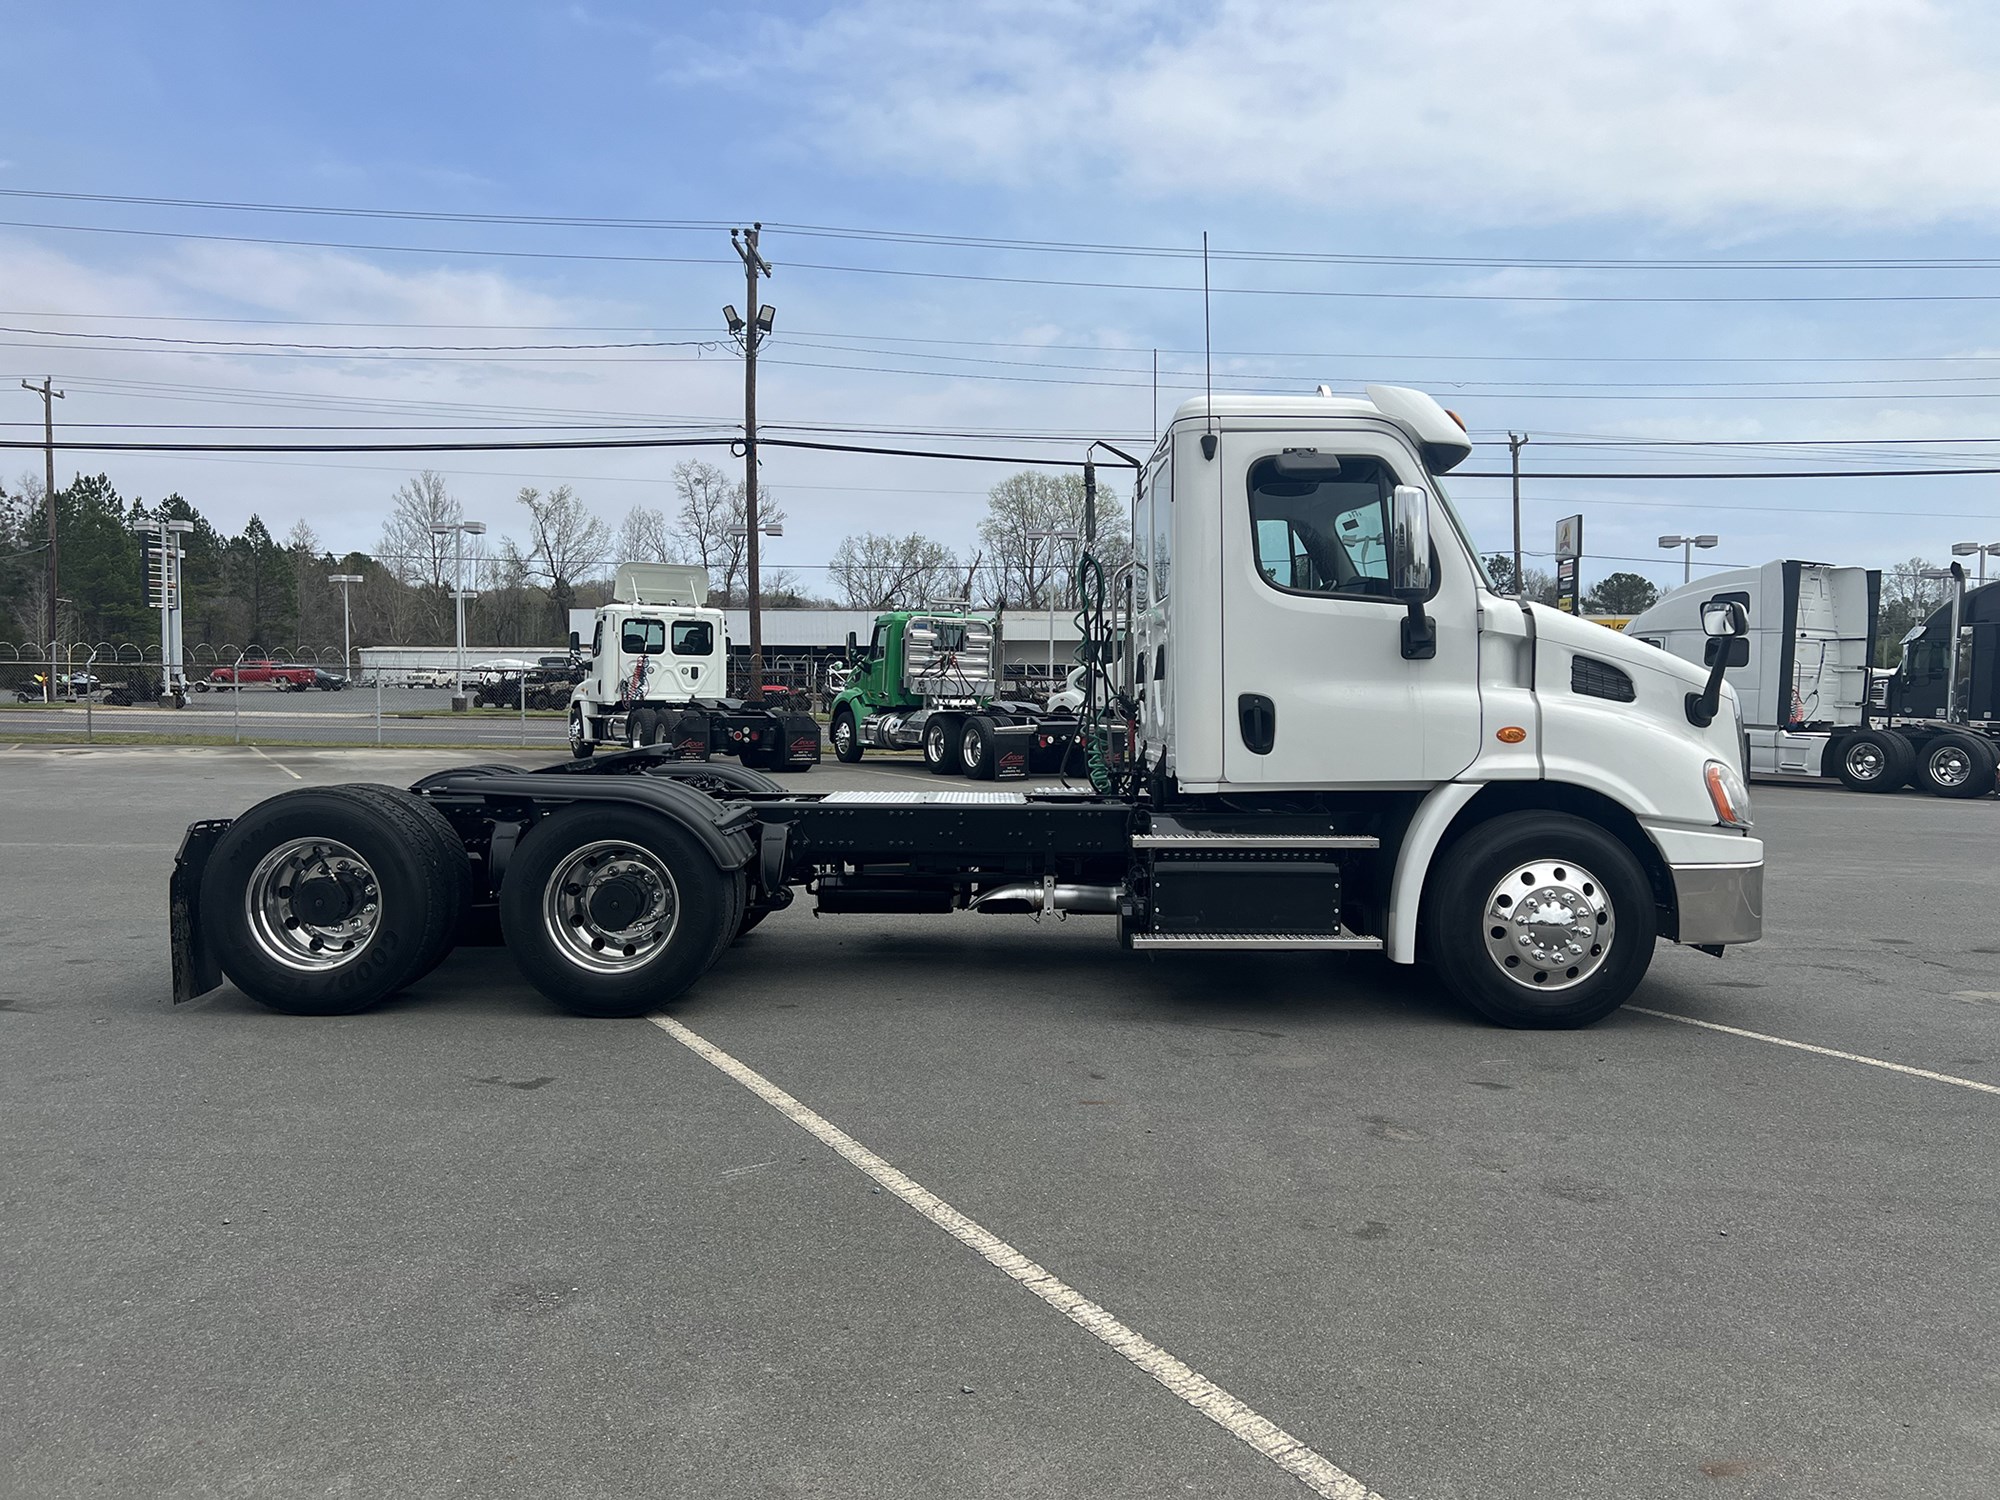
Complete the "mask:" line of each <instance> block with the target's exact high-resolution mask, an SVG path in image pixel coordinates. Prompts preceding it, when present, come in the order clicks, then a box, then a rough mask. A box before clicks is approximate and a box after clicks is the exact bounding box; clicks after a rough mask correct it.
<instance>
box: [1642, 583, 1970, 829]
mask: <svg viewBox="0 0 2000 1500" xmlns="http://www.w3.org/2000/svg"><path fill="white" fill-rule="evenodd" d="M1963 573H1964V570H1963V569H1962V568H1961V569H1958V570H1957V572H1956V574H1955V575H1954V576H1955V583H1954V596H1953V598H1952V599H1951V600H1949V601H1948V602H1947V603H1946V604H1945V605H1944V606H1943V607H1942V608H1940V609H1939V610H1937V611H1936V612H1935V613H1934V614H1933V615H1932V616H1931V618H1930V619H1928V620H1927V621H1925V622H1924V623H1923V624H1921V625H1918V626H1916V627H1915V628H1913V629H1912V630H1911V631H1910V632H1909V634H1908V635H1907V636H1905V637H1904V639H1903V642H1902V655H1901V660H1900V661H1899V662H1898V663H1897V665H1896V666H1895V668H1894V669H1893V670H1890V671H1887V672H1878V671H1876V670H1875V669H1874V668H1873V666H1872V665H1871V664H1872V663H1873V661H1874V658H1875V635H1876V624H1875V622H1876V618H1877V607H1878V605H1879V603H1880V601H1881V594H1882V575H1881V573H1880V572H1879V571H1876V570H1874V569H1871V568H1855V567H1839V566H1835V565H1834V564H1831V563H1818V562H1806V561H1804V560H1802V559H1798V558H1780V559H1778V560H1777V561H1774V562H1768V563H1765V564H1763V565H1762V566H1761V567H1756V568H1735V569H1731V570H1729V571H1726V572H1721V573H1714V574H1711V575H1710V576H1709V577H1707V578H1704V579H1702V580H1700V581H1699V582H1696V583H1690V584H1685V585H1683V586H1682V587H1680V588H1678V589H1675V590H1674V591H1673V592H1672V593H1670V594H1667V595H1666V596H1665V597H1663V598H1661V599H1660V600H1659V601H1658V602H1657V603H1655V604H1654V605H1653V606H1652V608H1650V609H1648V610H1646V611H1645V612H1644V613H1642V614H1640V615H1637V616H1635V617H1634V618H1633V619H1632V620H1631V622H1630V623H1628V624H1627V625H1626V627H1625V633H1626V634H1627V635H1628V636H1631V637H1632V638H1633V639H1634V640H1637V641H1640V642H1643V643H1645V644H1648V645H1653V646H1658V647H1659V648H1661V649H1662V650H1664V651H1668V652H1671V653H1672V654H1673V655H1675V656H1678V657H1681V658H1683V659H1684V660H1687V661H1691V662H1706V661H1708V660H1712V659H1713V657H1714V654H1715V653H1716V652H1718V651H1727V652H1728V653H1729V656H1730V662H1729V665H1730V668H1731V674H1732V675H1731V681H1732V683H1733V684H1734V685H1735V687H1736V690H1737V692H1738V693H1739V694H1740V695H1741V699H1742V702H1743V704H1744V719H1745V724H1744V733H1745V736H1746V739H1747V744H1748V755H1749V765H1750V772H1751V774H1752V775H1755V776H1767V777H1774V778H1786V779H1807V780H1812V779H1818V778H1822V777H1825V778H1833V779H1838V780H1839V781H1840V782H1841V784H1842V785H1844V786H1846V787H1847V788H1848V789H1849V790H1850V791H1857V792H1889V791H1895V790H1896V789H1898V788H1899V787H1902V786H1905V785H1908V786H1914V787H1917V788H1919V789H1920V790H1923V791H1927V792H1930V793H1931V794H1932V795H1934V796H1938V797H1984V796H1988V795H1990V794H1991V793H1992V792H1993V791H1994V789H1995V776H1996V766H2000V755H1996V748H2000V711H1997V710H2000V692H1996V691H1995V684H1996V682H2000V675H1996V667H2000V660H1996V658H2000V628H1996V627H1995V626H1993V625H1991V624H1988V623H1986V618H1987V616H1988V615H1989V614H1993V615H1995V616H1996V618H2000V587H1995V586H1988V588H1985V589H1975V590H1973V591H1972V592H1971V593H1969V594H1962V593H1959V592H1957V590H1958V589H1960V588H1962V586H1963V584H1964V577H1963ZM1719 603H1735V604H1739V605H1741V606H1742V608H1743V610H1744V612H1745V614H1746V616H1747V617H1748V620H1749V631H1748V633H1747V634H1746V635H1745V636H1744V637H1743V638H1742V639H1740V640H1730V641H1723V642H1717V641H1713V640H1710V639H1708V638H1706V637H1704V636H1703V634H1702V631H1701V618H1702V612H1703V611H1704V610H1705V609H1710V608H1713V607H1714V606H1715V605H1717V604H1719Z"/></svg>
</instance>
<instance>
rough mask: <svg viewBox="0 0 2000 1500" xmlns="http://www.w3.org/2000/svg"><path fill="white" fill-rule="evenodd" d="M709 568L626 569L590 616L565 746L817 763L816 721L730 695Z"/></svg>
mask: <svg viewBox="0 0 2000 1500" xmlns="http://www.w3.org/2000/svg"><path fill="white" fill-rule="evenodd" d="M707 601H708V571H707V569H705V568H699V567H693V566H685V565H682V564H678V563H623V564H621V565H620V566H619V568H618V572H617V575H616V578H615V580H614V582H613V584H612V590H611V603H609V604H607V605H605V606H604V607H603V608H602V609H600V610H598V611H597V612H596V618H595V621H594V623H593V626H592V632H591V638H590V642H589V644H588V646H587V647H586V646H585V644H584V643H583V642H582V641H581V640H578V639H576V638H575V637H572V638H571V643H570V644H571V648H572V650H575V651H579V652H583V651H587V653H588V658H589V661H588V666H587V668H586V670H585V672H584V675H583V680H582V681H581V682H579V683H578V684H577V685H576V688H575V690H574V691H573V692H572V694H571V695H570V704H569V748H570V754H571V755H573V756H574V757H575V758H576V759H578V760H584V759H587V758H588V757H589V756H590V755H591V754H593V753H594V752H595V751H596V750H597V748H598V747H599V746H600V745H606V744H610V745H621V746H623V747H624V748H626V749H631V750H637V749H641V748H644V747H646V746H649V745H666V746H668V747H669V748H670V749H671V750H672V751H673V753H674V755H675V756H676V757H677V758H679V759H681V760H691V761H703V760H707V759H708V758H709V757H710V756H711V755H717V754H720V755H733V756H736V757H737V758H738V759H740V760H741V761H742V762H743V764H744V765H746V766H759V767H762V768H763V769H765V770H770V771H792V770H806V769H808V768H810V767H811V766H813V765H814V764H816V763H817V762H818V760H819V758H820V732H819V723H818V721H817V720H815V719H814V718H813V716H812V715H811V714H798V713H785V712H780V711H777V710H774V709H768V708H764V707H762V706H760V705H758V704H755V703H745V702H741V701H738V700H737V699H734V698H731V697H729V696H728V686H729V637H728V634H727V631H726V629H725V627H724V617H723V613H722V611H721V610H719V609H710V608H708V607H707Z"/></svg>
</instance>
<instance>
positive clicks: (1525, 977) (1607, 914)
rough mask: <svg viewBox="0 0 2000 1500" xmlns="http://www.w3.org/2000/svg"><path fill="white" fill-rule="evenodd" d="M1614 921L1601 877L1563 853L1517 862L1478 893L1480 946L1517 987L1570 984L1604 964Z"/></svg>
mask: <svg viewBox="0 0 2000 1500" xmlns="http://www.w3.org/2000/svg"><path fill="white" fill-rule="evenodd" d="M1616 930H1617V922H1616V920H1615V916H1614V914H1613V912H1612V909H1611V901H1610V898H1609V897H1608V896H1607V895H1606V893H1605V890H1604V882H1603V881H1601V880H1599V879H1598V878H1597V877H1596V876H1595V875H1593V874H1592V873H1591V872H1590V871H1588V870H1586V869H1584V868H1583V866H1581V865H1579V864H1576V863H1574V862H1572V861H1570V860H1563V859H1538V860H1533V861H1531V862H1529V863H1527V864H1523V865H1517V866H1515V867H1514V868H1513V869H1512V870H1509V871H1508V872H1507V874H1506V875H1505V876H1503V877H1502V878H1501V879H1500V881H1499V883H1498V884H1496V885H1495V886H1494V887H1493V890H1492V893H1491V894H1490V895H1488V896H1487V898H1486V910H1485V926H1484V930H1483V937H1484V940H1485V943H1486V953H1487V956H1488V957H1489V958H1491V959H1492V960H1493V965H1494V967H1495V968H1497V969H1498V970H1499V971H1500V972H1501V973H1502V974H1505V975H1506V976H1507V978H1508V979H1509V980H1510V981H1512V982H1513V983H1515V984H1518V985H1519V986H1520V987H1521V988H1522V989H1525V990H1536V991H1550V990H1566V989H1571V988H1574V987H1575V986H1577V985H1579V984H1582V983H1583V982H1584V981H1585V980H1587V979H1589V978H1590V977H1591V975H1593V974H1595V973H1596V972H1597V971H1598V970H1599V969H1601V968H1602V967H1603V966H1604V960H1605V959H1606V957H1607V956H1609V954H1610V952H1611V944H1612V940H1613V938H1614V936H1615V935H1616Z"/></svg>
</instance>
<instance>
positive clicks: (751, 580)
mask: <svg viewBox="0 0 2000 1500" xmlns="http://www.w3.org/2000/svg"><path fill="white" fill-rule="evenodd" d="M763 227H764V226H763V225H762V224H752V225H751V226H750V227H749V228H748V229H742V230H737V229H732V230H730V231H729V243H730V245H731V247H732V248H734V249H735V251H736V254H737V255H738V256H739V257H740V258H741V259H742V261H743V316H742V317H741V318H739V317H737V316H736V311H735V309H734V308H729V307H725V308H723V310H722V316H723V321H724V322H725V323H727V324H728V325H729V331H730V332H731V333H733V334H735V335H736V337H737V339H738V341H739V342H741V344H742V345H743V525H744V529H745V530H746V531H748V532H749V537H748V541H749V546H748V548H747V550H746V552H745V556H744V588H745V591H746V594H747V596H748V597H747V598H746V600H745V602H746V603H747V604H748V605H749V606H750V681H749V684H748V686H749V689H750V694H751V696H752V697H755V696H756V695H757V694H758V693H760V692H761V691H762V690H763V685H764V621H763V618H762V616H761V615H760V613H759V611H758V607H757V605H758V599H757V587H758V579H757V535H758V525H757V346H758V345H759V344H760V343H762V342H763V340H764V335H765V334H767V333H769V332H770V331H771V320H772V317H773V316H774V314H775V309H773V308H770V307H765V306H761V305H759V303H758V301H757V278H758V276H759V275H764V276H769V275H770V274H771V263H770V262H769V261H767V260H766V259H764V257H763V256H762V255H761V254H759V253H758V250H757V236H758V234H759V232H760V231H761V230H762V229H763Z"/></svg>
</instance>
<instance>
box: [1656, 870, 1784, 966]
mask: <svg viewBox="0 0 2000 1500" xmlns="http://www.w3.org/2000/svg"><path fill="white" fill-rule="evenodd" d="M1668 868H1669V869H1670V870H1672V872H1673V877H1674V905H1675V906H1676V908H1677V909H1678V910H1679V912H1680V933H1679V941H1680V942H1682V943H1685V944H1687V945H1689V946H1690V947H1692V946H1695V945H1697V944H1700V945H1720V944H1724V943H1754V942H1756V941H1757V939H1758V938H1760V937H1762V936H1763V935H1764V866H1763V865H1762V863H1757V864H1741V865H1670V866H1669V867H1668Z"/></svg>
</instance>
